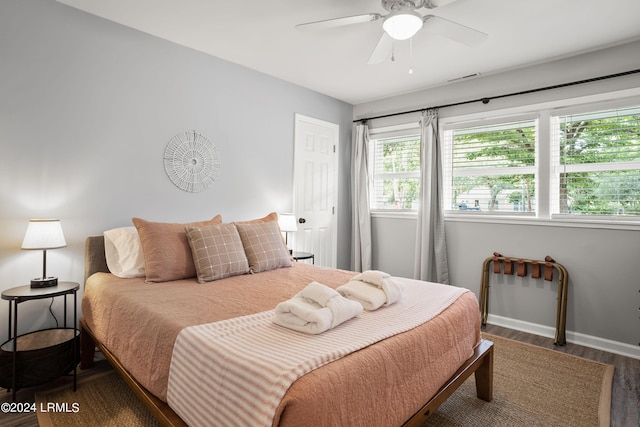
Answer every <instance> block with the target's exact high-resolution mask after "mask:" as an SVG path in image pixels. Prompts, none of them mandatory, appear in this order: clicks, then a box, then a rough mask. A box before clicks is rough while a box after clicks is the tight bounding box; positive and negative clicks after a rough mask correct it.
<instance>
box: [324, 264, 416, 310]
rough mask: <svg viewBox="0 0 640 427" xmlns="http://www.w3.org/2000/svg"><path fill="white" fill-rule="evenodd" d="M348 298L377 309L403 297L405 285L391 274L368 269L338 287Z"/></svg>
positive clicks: (369, 308) (365, 306)
mask: <svg viewBox="0 0 640 427" xmlns="http://www.w3.org/2000/svg"><path fill="white" fill-rule="evenodd" d="M336 290H337V291H338V292H339V293H340V294H341V295H343V296H344V297H346V298H349V299H352V300H355V301H358V302H360V303H361V304H362V306H363V307H364V308H365V309H367V310H369V311H372V310H376V309H378V308H380V306H382V305H390V304H393V303H395V302H397V301H398V300H400V298H402V293H403V292H404V286H403V284H402V282H399V281H396V280H394V279H393V278H392V277H391V276H390V275H389V274H387V273H385V272H382V271H377V270H367V271H365V272H363V273H361V274H358V275H357V276H355V277H354V278H352V279H351V280H350V281H349V282H348V283H347V284H345V285H342V286H340V287H338V288H337V289H336Z"/></svg>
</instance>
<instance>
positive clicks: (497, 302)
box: [354, 42, 640, 355]
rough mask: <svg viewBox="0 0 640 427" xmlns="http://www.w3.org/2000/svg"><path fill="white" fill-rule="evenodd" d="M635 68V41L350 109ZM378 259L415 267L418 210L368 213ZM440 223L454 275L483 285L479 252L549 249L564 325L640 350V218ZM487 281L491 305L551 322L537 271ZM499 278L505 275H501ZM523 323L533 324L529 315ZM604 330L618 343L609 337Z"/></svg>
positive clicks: (536, 97)
mask: <svg viewBox="0 0 640 427" xmlns="http://www.w3.org/2000/svg"><path fill="white" fill-rule="evenodd" d="M638 68H640V42H635V43H629V44H627V45H624V46H619V47H615V48H610V49H606V50H603V51H600V52H592V53H589V54H584V55H580V56H576V57H574V58H567V59H563V60H559V61H556V62H553V63H548V64H540V65H535V66H531V67H527V68H523V69H519V70H513V71H510V72H507V73H502V74H498V75H492V76H485V77H481V78H476V79H474V80H469V81H466V82H461V83H458V84H451V85H447V86H444V87H441V88H435V89H431V90H425V91H421V92H417V93H413V94H408V95H403V96H398V97H394V98H390V99H385V100H379V101H375V102H371V103H367V104H361V105H356V106H354V117H355V118H362V117H370V116H375V115H379V114H386V113H392V112H398V111H408V110H413V109H419V108H422V107H428V106H436V105H443V104H447V103H452V102H458V101H464V100H468V99H478V98H481V97H484V96H493V95H501V94H505V93H510V92H514V91H522V90H527V89H534V88H537V87H542V86H548V85H553V84H559V83H565V82H571V81H574V80H581V79H587V78H590V77H597V76H602V75H607V74H612V73H617V72H622V71H627V70H634V69H638ZM639 87H640V75H634V76H629V77H622V78H617V79H613V80H608V81H601V82H596V83H590V84H586V85H581V86H575V87H571V88H567V89H559V90H554V91H550V92H543V93H537V94H532V95H526V96H520V97H515V98H504V99H501V100H496V101H491V102H490V103H489V104H488V105H483V104H481V103H477V104H471V105H465V106H461V107H455V108H445V109H441V110H440V117H452V116H456V115H462V114H467V113H473V112H479V111H482V110H483V109H484V110H492V109H501V108H507V107H516V106H519V105H530V104H534V103H538V102H546V101H551V100H557V99H566V98H572V97H578V96H586V95H593V94H598V93H605V92H610V91H615V90H623V89H629V88H639ZM416 119H417V117H416V116H398V117H395V118H390V119H381V120H373V121H371V122H370V126H371V127H377V126H386V125H390V124H394V123H407V122H410V121H416ZM372 224H373V225H372V226H373V240H374V242H373V248H374V253H373V262H374V268H379V269H382V270H388V271H389V272H390V273H392V274H396V275H401V276H412V275H413V256H414V242H415V218H412V217H408V218H398V217H374V219H373V221H372ZM446 233H447V243H448V255H449V265H450V273H451V274H450V277H451V282H452V284H455V285H458V286H464V287H467V288H469V289H471V290H473V291H474V292H476V294H478V293H479V288H480V280H481V268H482V262H483V261H484V259H485V258H487V257H488V256H490V255H491V254H492V253H493V252H494V251H498V252H500V253H502V254H504V255H507V256H519V257H523V258H532V259H543V258H544V257H545V256H546V255H551V256H552V257H554V258H555V259H556V260H557V261H558V262H560V263H562V264H563V265H564V266H565V267H566V268H567V269H568V271H569V277H570V280H569V294H568V314H567V331H570V332H572V334H569V337H570V338H574V339H575V337H576V336H577V337H578V338H579V340H582V341H583V342H589V340H590V339H591V338H594V339H595V341H597V342H598V344H600V345H604V346H608V345H611V346H613V347H615V348H616V349H618V350H620V348H618V347H620V346H618V344H619V343H622V346H621V347H622V349H621V351H622V352H625V351H629V352H631V353H633V354H636V355H640V351H638V347H637V346H638V343H640V320H639V319H638V307H640V292H638V291H639V290H640V279H639V276H638V270H637V265H638V262H640V225H638V224H636V225H635V226H630V227H627V229H607V228H593V227H590V228H585V227H574V226H557V225H550V224H549V223H539V224H532V223H519V224H513V223H499V222H495V223H490V222H471V221H464V220H451V219H449V220H447V221H446ZM492 279H493V282H492V283H495V286H493V287H492V288H491V291H490V296H491V298H490V313H491V314H492V315H496V316H502V317H503V318H506V319H510V320H513V321H514V322H515V323H516V324H522V325H524V327H525V328H527V327H531V328H533V330H535V329H536V328H537V326H542V327H543V328H541V329H543V330H544V329H545V328H544V327H547V328H546V330H549V328H553V327H554V326H555V309H556V305H555V304H556V300H555V297H556V292H557V286H556V285H555V283H554V284H552V285H549V284H548V283H546V282H543V281H532V282H522V283H515V286H510V287H508V286H506V283H507V282H509V281H510V280H504V278H502V279H500V280H496V279H497V278H495V277H493V278H492ZM499 281H502V282H504V284H503V283H499ZM528 323H529V324H530V325H528ZM608 340H611V341H614V342H615V343H611V342H608Z"/></svg>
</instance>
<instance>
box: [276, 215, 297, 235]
mask: <svg viewBox="0 0 640 427" xmlns="http://www.w3.org/2000/svg"><path fill="white" fill-rule="evenodd" d="M278 226H279V227H280V231H285V232H289V231H298V223H297V221H296V215H295V214H292V213H281V214H279V215H278Z"/></svg>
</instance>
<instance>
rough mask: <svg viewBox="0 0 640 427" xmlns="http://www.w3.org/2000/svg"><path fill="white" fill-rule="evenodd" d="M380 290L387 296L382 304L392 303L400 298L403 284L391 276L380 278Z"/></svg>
mask: <svg viewBox="0 0 640 427" xmlns="http://www.w3.org/2000/svg"><path fill="white" fill-rule="evenodd" d="M381 288H382V290H383V291H384V294H385V295H386V297H387V300H386V301H385V303H384V305H389V304H393V303H394V302H397V301H399V300H400V298H402V293H403V292H404V285H403V284H402V282H399V281H397V280H393V279H392V278H391V277H388V278H385V279H382V286H381Z"/></svg>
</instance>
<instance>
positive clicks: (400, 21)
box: [382, 10, 423, 40]
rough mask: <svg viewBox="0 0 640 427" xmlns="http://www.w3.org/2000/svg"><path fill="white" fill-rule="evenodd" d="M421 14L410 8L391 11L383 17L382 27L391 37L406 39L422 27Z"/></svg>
mask: <svg viewBox="0 0 640 427" xmlns="http://www.w3.org/2000/svg"><path fill="white" fill-rule="evenodd" d="M422 24H423V21H422V16H420V14H419V13H417V12H414V11H412V10H398V11H396V12H391V13H390V14H389V15H387V17H386V18H384V22H383V23H382V28H383V29H384V30H385V31H386V33H387V34H389V36H391V38H393V39H396V40H406V39H409V38H411V37H413V36H414V35H415V34H416V33H417V32H418V30H420V28H422Z"/></svg>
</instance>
